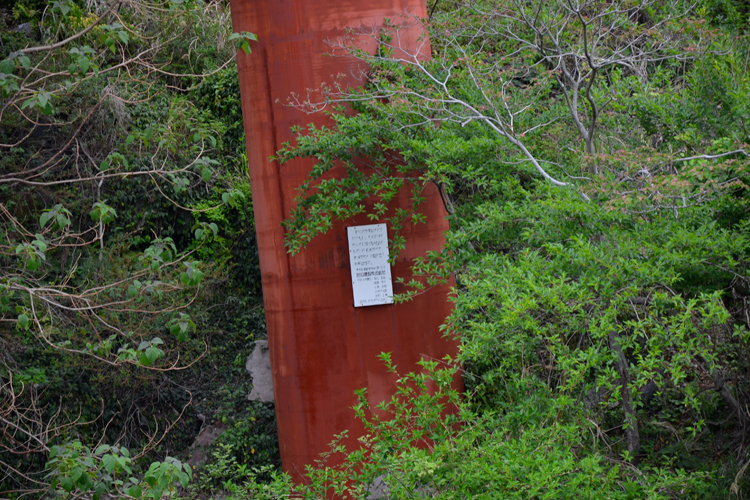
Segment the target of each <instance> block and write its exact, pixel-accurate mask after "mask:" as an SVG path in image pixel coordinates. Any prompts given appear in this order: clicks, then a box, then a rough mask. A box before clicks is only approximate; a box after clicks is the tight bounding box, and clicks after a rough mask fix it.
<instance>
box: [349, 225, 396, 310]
mask: <svg viewBox="0 0 750 500" xmlns="http://www.w3.org/2000/svg"><path fill="white" fill-rule="evenodd" d="M346 232H347V236H348V237H349V263H350V265H351V269H352V288H353V289H354V307H362V306H376V305H379V304H392V303H393V283H391V265H390V264H389V263H388V233H387V230H386V227H385V224H370V225H367V226H352V227H347V228H346Z"/></svg>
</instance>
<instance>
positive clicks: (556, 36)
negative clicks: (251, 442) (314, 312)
mask: <svg viewBox="0 0 750 500" xmlns="http://www.w3.org/2000/svg"><path fill="white" fill-rule="evenodd" d="M746 16H747V8H746V5H744V4H742V3H738V2H713V1H705V2H700V3H699V4H697V5H695V4H691V3H687V2H679V1H674V2H649V1H639V2H617V1H614V2H613V1H604V0H601V1H600V0H591V1H587V2H572V3H571V2H564V1H559V2H557V1H551V2H517V1H514V0H508V1H474V2H442V3H439V4H438V7H437V9H436V10H435V12H434V14H433V16H432V19H431V21H430V22H429V23H424V24H423V21H421V20H418V19H413V18H410V17H408V16H407V17H405V18H404V19H400V20H392V23H391V24H390V25H386V26H385V27H384V28H382V29H380V30H372V31H362V30H354V31H352V32H351V35H352V38H351V40H350V41H341V42H339V43H337V44H336V45H334V47H333V50H334V51H336V52H340V53H343V52H347V53H349V54H351V55H352V56H354V57H358V58H360V59H362V60H364V61H367V62H368V63H369V64H370V66H371V68H372V71H371V72H370V74H369V75H368V80H367V82H366V85H365V86H364V87H363V88H361V89H358V90H356V91H352V90H350V89H347V88H345V87H344V86H343V85H339V84H338V82H333V83H331V84H330V85H329V86H328V87H323V92H322V95H321V96H320V99H319V100H318V101H314V100H309V101H304V102H302V101H299V100H297V98H294V97H293V98H292V100H291V101H290V102H291V104H293V105H296V106H299V107H300V108H303V109H306V110H308V111H311V110H315V109H327V110H328V113H329V114H330V116H331V117H332V118H333V119H334V120H335V124H336V125H335V127H333V128H316V127H312V126H311V127H309V128H308V129H305V130H298V135H297V138H296V141H295V142H294V143H291V144H288V145H287V146H286V147H285V148H284V149H283V150H282V151H280V152H279V155H278V157H279V159H280V160H281V161H287V160H288V159H291V158H296V157H314V158H316V159H317V160H318V162H317V165H316V167H315V169H314V170H313V172H312V173H311V176H310V181H309V182H308V183H307V184H305V185H304V186H303V190H302V191H301V194H300V197H299V199H298V202H299V204H298V208H297V210H296V211H295V212H294V214H292V215H293V216H292V218H291V219H290V220H289V221H288V222H287V227H288V228H289V230H290V232H289V235H288V245H289V247H290V249H291V250H292V251H300V250H301V249H302V248H303V247H304V245H305V244H306V243H307V242H308V241H309V240H310V239H311V238H313V237H315V235H316V234H319V233H321V232H324V231H326V230H327V229H328V228H329V227H330V225H331V221H332V220H333V218H340V219H346V218H348V217H350V216H352V215H356V214H360V213H367V214H370V215H371V217H372V218H374V219H377V220H381V221H386V222H388V223H389V225H391V226H392V227H393V229H394V230H395V232H396V236H395V237H394V238H393V240H392V241H391V242H390V243H391V247H392V250H393V251H394V252H397V251H398V250H399V248H402V246H403V240H402V237H401V235H400V234H399V228H400V227H401V226H402V225H403V224H404V223H406V222H407V221H410V222H412V223H420V222H421V218H420V215H419V213H418V210H419V203H420V202H421V198H420V196H421V194H420V193H421V192H422V189H423V187H424V186H425V185H427V184H429V183H434V184H435V185H437V186H438V187H439V189H440V192H441V195H442V196H443V199H444V203H445V208H446V215H447V216H448V217H449V220H450V223H451V231H450V233H449V234H448V243H447V245H446V247H445V248H444V249H443V250H442V251H441V252H438V253H435V254H432V255H428V256H425V258H424V259H421V260H419V261H417V262H415V266H414V274H415V276H414V278H415V279H414V280H413V281H412V286H413V287H414V292H416V291H418V290H419V289H421V288H423V287H424V286H429V284H430V283H432V282H436V281H440V280H442V279H445V278H446V277H447V276H448V274H449V273H455V276H456V282H457V287H456V293H455V298H454V300H455V304H456V307H455V310H454V312H453V314H452V315H451V317H450V318H448V320H447V324H446V327H447V328H446V334H447V335H451V336H455V337H458V338H459V339H460V340H461V353H460V356H459V359H457V360H454V361H455V363H456V367H455V368H453V369H454V370H456V369H458V370H462V371H461V373H462V375H463V378H464V381H465V383H466V388H467V393H466V396H465V399H464V400H463V401H457V400H455V398H453V397H452V396H449V394H448V393H443V395H444V396H445V398H446V399H445V400H443V404H446V403H447V402H448V401H450V400H452V401H453V404H454V405H455V407H457V408H458V410H459V412H458V414H457V416H456V417H450V418H448V419H446V418H444V417H441V415H440V413H439V412H437V413H436V411H435V408H440V407H441V406H440V405H439V401H440V400H439V399H438V400H430V401H423V400H422V399H420V397H419V396H416V395H412V394H409V391H414V390H415V389H414V388H415V387H419V386H420V385H419V384H416V386H415V385H410V384H408V383H407V382H408V380H409V377H406V378H403V379H402V381H403V382H404V384H406V385H405V386H404V387H400V388H399V390H398V391H397V392H396V396H394V400H393V401H392V402H391V403H390V407H389V411H390V412H391V414H392V415H393V418H394V419H395V420H394V421H395V422H400V423H401V426H398V425H397V426H393V425H390V424H389V423H388V421H376V424H375V425H373V426H371V427H370V428H369V429H370V435H368V437H367V438H366V439H365V440H363V441H362V443H363V444H362V448H361V449H360V450H348V451H347V450H342V449H341V448H340V447H339V448H336V449H335V451H337V452H339V453H343V454H344V456H346V457H347V459H346V461H345V465H344V466H343V467H341V468H333V469H331V468H325V467H321V468H318V469H311V470H310V471H309V477H310V484H311V486H310V487H309V488H307V487H306V488H302V489H300V490H299V492H300V494H303V495H305V496H306V497H308V496H309V497H310V498H322V491H323V490H325V489H326V488H331V489H334V490H335V489H338V490H339V491H344V490H348V491H349V493H350V494H351V495H352V496H354V497H360V496H361V494H360V493H359V492H360V491H361V490H358V488H364V487H366V486H367V485H368V484H372V482H373V481H374V480H375V478H376V477H377V476H382V477H384V480H385V482H386V483H387V485H388V488H389V491H390V492H391V495H392V496H393V497H394V498H412V497H413V496H414V495H415V494H416V495H426V496H429V497H431V498H555V499H558V498H633V499H635V498H706V499H712V498H747V497H748V495H749V494H750V479H749V478H748V474H747V473H746V470H747V468H744V467H743V466H744V465H745V464H747V463H748V460H749V459H750V456H749V455H748V442H749V439H750V413H748V410H747V408H748V404H750V392H748V388H750V325H749V324H748V321H750V316H749V314H750V313H749V310H748V305H747V303H748V296H749V295H750V269H749V268H748V265H749V264H750V260H749V259H750V239H748V234H750V233H749V229H750V214H749V212H748V209H749V208H750V206H749V205H748V203H749V202H750V198H749V196H748V181H750V179H749V175H750V171H749V170H748V167H749V165H750V163H748V153H747V145H746V144H747V141H748V130H747V128H746V123H747V117H746V116H745V115H746V112H747V101H748V97H750V95H749V94H748V92H749V91H750V87H748V85H747V82H748V81H750V72H749V71H748V56H750V44H749V43H748V42H749V41H748V39H747V37H746V26H747V22H746V19H747V17H746ZM408 25H411V26H416V27H417V28H418V29H424V30H426V31H427V32H428V33H429V35H430V41H431V44H432V59H431V60H429V61H428V60H424V58H422V59H420V58H419V57H416V55H414V56H412V55H411V54H409V53H406V54H405V55H404V53H403V52H398V51H397V49H396V47H397V44H398V41H399V39H400V38H399V34H400V31H401V30H405V29H408ZM412 29H414V28H412ZM363 36H369V37H372V39H373V40H374V41H375V42H376V43H377V46H378V49H377V51H376V53H375V54H367V53H364V52H362V51H361V50H360V49H359V48H358V47H359V45H358V43H357V40H358V38H357V37H363ZM347 103H348V104H349V105H350V106H352V107H353V108H354V109H355V110H357V112H358V114H356V115H354V116H351V115H350V114H348V113H347V112H346V111H345V108H344V107H343V105H344V104H347ZM363 158H367V159H368V161H367V162H363ZM339 164H342V165H344V166H345V167H346V169H347V170H346V172H347V176H346V177H345V178H342V179H331V178H330V177H329V176H326V177H323V176H324V175H325V174H326V172H327V171H328V170H330V169H331V168H332V167H333V166H335V165H339ZM321 178H324V179H325V180H321ZM400 189H408V190H411V192H412V193H413V200H414V207H415V208H414V210H413V211H406V210H404V211H400V212H399V211H394V210H390V209H389V207H388V203H389V201H390V200H391V199H393V197H394V195H395V193H396V192H397V191H398V190H400ZM401 278H403V279H405V280H407V281H408V280H411V279H412V277H411V276H404V277H401ZM410 295H411V294H410V293H406V294H404V296H403V297H402V299H403V300H408V299H409V297H410ZM428 372H429V373H432V376H437V377H438V378H439V379H440V378H442V380H446V377H447V380H449V379H450V378H449V377H448V376H447V375H446V374H445V373H443V370H437V371H436V367H433V368H432V369H431V370H428ZM411 377H412V379H413V377H424V374H422V375H417V374H413V375H411ZM420 380H421V379H420ZM438 385H439V382H438ZM443 389H444V390H445V391H447V390H448V387H447V386H446V385H444V386H443ZM421 397H423V398H428V397H431V396H429V393H427V392H425V393H424V394H422V396H421ZM407 399H411V400H412V404H411V405H405V406H404V405H399V404H398V403H399V402H402V403H403V402H405V401H406V400H407ZM449 407H450V406H448V407H446V408H449ZM362 418H364V419H368V418H371V417H368V416H367V415H366V414H364V413H363V414H362ZM404 419H405V420H404ZM456 419H457V420H456ZM455 422H460V425H455ZM406 429H408V430H406ZM419 430H421V431H422V432H421V433H419V432H417V431H419ZM404 432H406V434H403V433H404ZM410 433H411V434H410ZM359 474H362V476H361V477H360V476H359Z"/></svg>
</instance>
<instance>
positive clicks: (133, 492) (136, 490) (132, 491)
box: [125, 486, 143, 498]
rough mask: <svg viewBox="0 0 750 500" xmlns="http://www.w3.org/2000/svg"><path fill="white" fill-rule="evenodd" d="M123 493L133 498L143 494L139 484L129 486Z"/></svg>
mask: <svg viewBox="0 0 750 500" xmlns="http://www.w3.org/2000/svg"><path fill="white" fill-rule="evenodd" d="M125 493H127V494H128V495H129V496H131V497H133V498H141V496H142V495H143V490H142V489H141V487H140V486H131V487H130V488H128V489H127V490H125Z"/></svg>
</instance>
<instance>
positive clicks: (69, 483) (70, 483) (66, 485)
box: [60, 477, 76, 493]
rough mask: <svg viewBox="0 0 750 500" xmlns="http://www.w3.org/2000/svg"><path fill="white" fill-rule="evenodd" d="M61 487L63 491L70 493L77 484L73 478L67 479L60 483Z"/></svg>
mask: <svg viewBox="0 0 750 500" xmlns="http://www.w3.org/2000/svg"><path fill="white" fill-rule="evenodd" d="M60 486H61V487H62V489H64V490H65V491H67V492H68V493H70V492H71V491H73V489H74V488H75V487H76V482H75V481H74V480H73V478H72V477H65V478H63V480H62V481H60Z"/></svg>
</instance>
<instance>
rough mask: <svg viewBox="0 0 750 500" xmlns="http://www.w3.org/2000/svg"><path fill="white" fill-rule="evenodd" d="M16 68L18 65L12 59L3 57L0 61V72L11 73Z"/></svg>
mask: <svg viewBox="0 0 750 500" xmlns="http://www.w3.org/2000/svg"><path fill="white" fill-rule="evenodd" d="M14 69H16V65H15V63H14V62H13V61H11V60H10V59H3V60H2V61H0V73H3V74H6V75H10V74H12V73H13V70H14Z"/></svg>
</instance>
